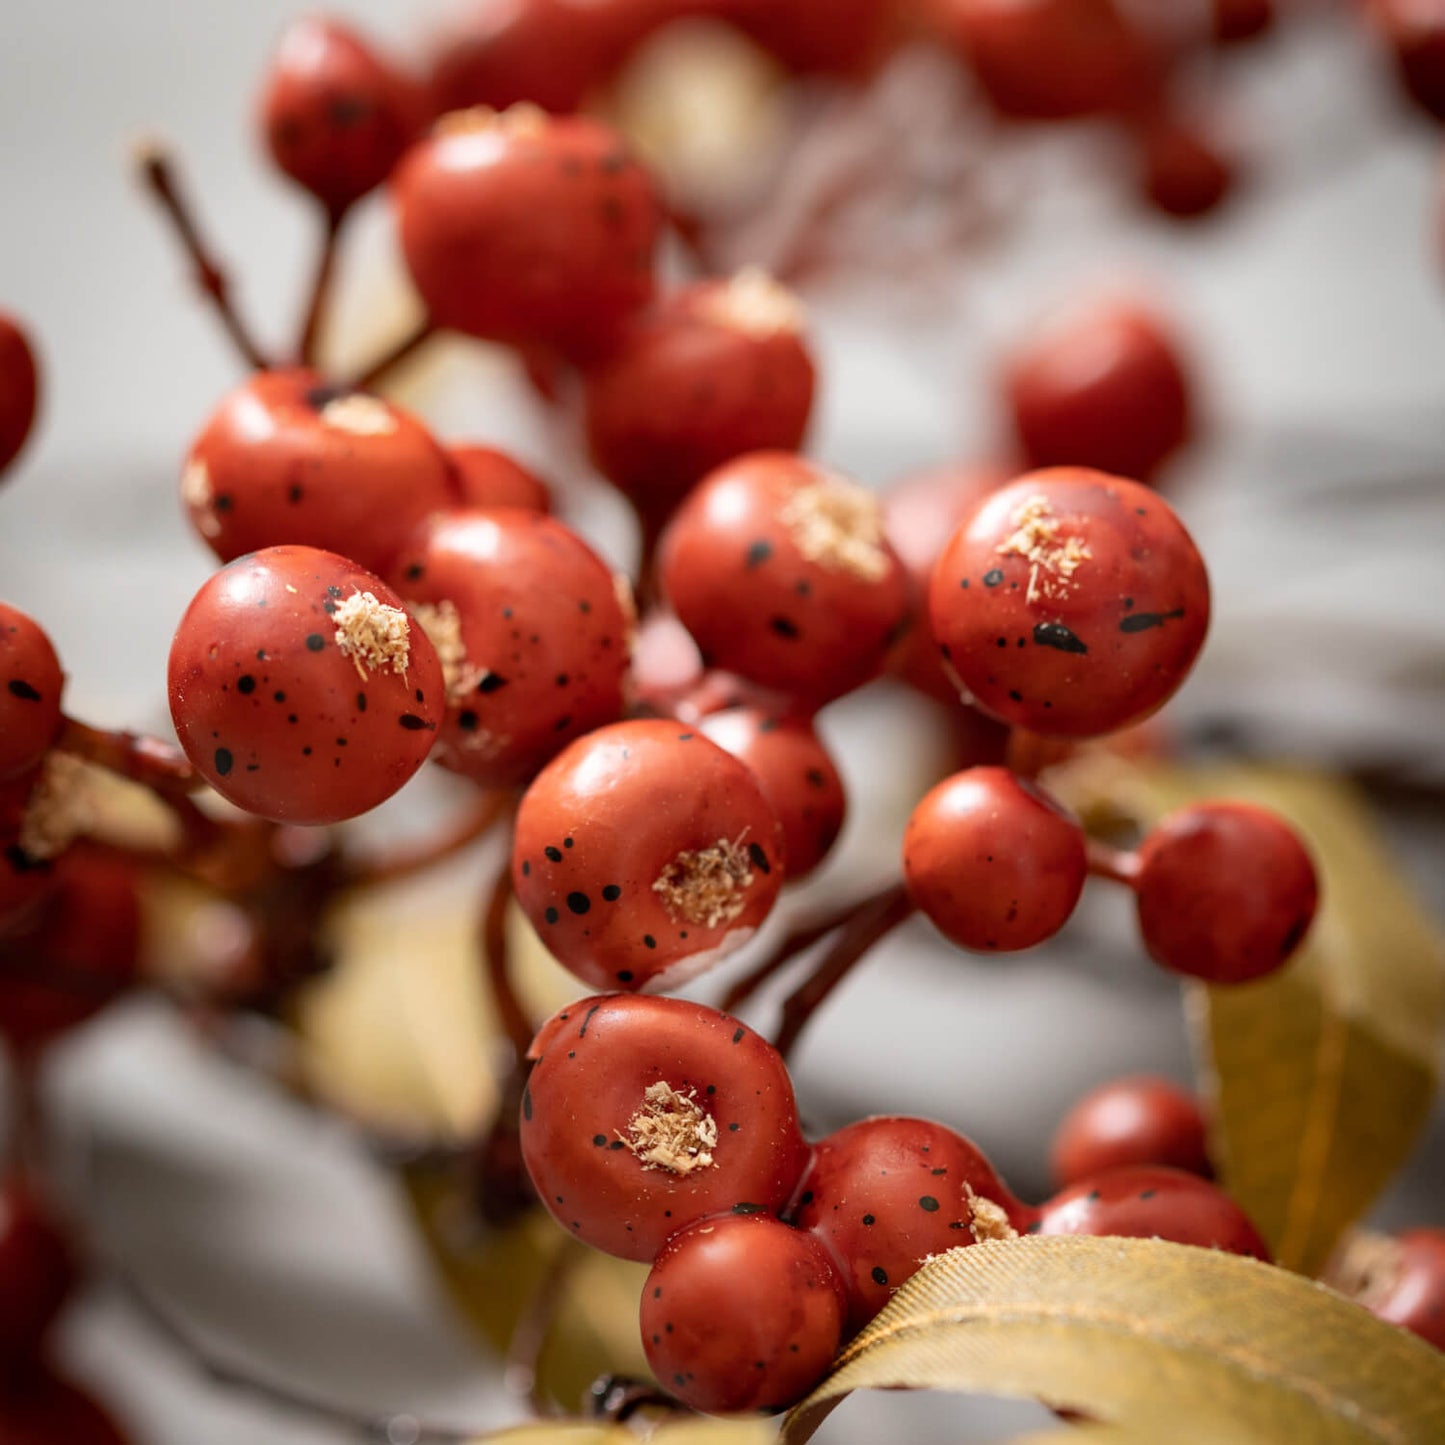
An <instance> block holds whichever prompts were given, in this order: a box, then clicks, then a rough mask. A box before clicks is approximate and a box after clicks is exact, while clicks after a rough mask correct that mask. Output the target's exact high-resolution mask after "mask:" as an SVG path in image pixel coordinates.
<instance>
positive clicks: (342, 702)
mask: <svg viewBox="0 0 1445 1445" xmlns="http://www.w3.org/2000/svg"><path fill="white" fill-rule="evenodd" d="M169 680H170V703H171V718H172V720H173V721H174V723H175V726H176V733H177V735H178V736H179V738H180V741H181V746H182V747H183V748H184V749H185V751H186V756H187V757H189V758H190V760H191V762H192V763H193V764H194V765H195V767H196V770H197V771H198V772H200V773H201V774H202V775H203V776H204V777H205V779H206V781H207V782H209V783H210V784H211V786H212V787H213V788H215V789H216V791H217V792H218V793H220V794H221V795H222V796H223V797H225V798H227V799H229V800H230V801H231V802H233V803H235V804H236V806H237V807H239V808H244V809H245V810H246V811H247V812H249V813H255V814H257V815H259V816H260V817H263V818H273V819H275V820H277V821H278V822H288V823H337V822H340V821H341V820H343V819H345V818H353V817H356V816H357V815H358V814H360V813H365V812H367V811H369V810H370V809H371V808H374V807H376V806H377V804H378V803H382V802H384V801H385V800H386V799H387V798H389V797H390V796H391V795H392V794H393V793H394V792H396V790H397V789H398V788H400V787H401V785H402V784H403V783H405V782H406V781H407V779H408V778H410V777H411V776H412V774H413V773H415V772H416V770H417V769H418V768H419V767H420V766H421V765H422V763H424V762H425V761H426V757H427V754H428V753H429V752H430V751H431V747H432V744H433V742H435V740H436V734H437V728H438V725H439V724H440V722H441V718H442V714H443V709H444V706H445V688H444V685H443V682H442V669H441V663H440V662H438V660H437V655H436V649H435V648H433V646H432V645H431V642H430V641H429V640H428V639H427V636H426V634H425V633H424V632H423V631H422V629H421V628H420V627H419V626H418V625H417V624H416V623H415V622H414V621H412V619H411V618H410V617H408V616H407V614H406V612H405V611H404V610H403V609H402V605H401V599H400V598H399V597H397V595H396V594H395V593H394V592H393V591H392V590H391V589H390V588H389V587H388V586H386V584H385V583H384V582H382V581H380V580H379V579H378V578H376V577H374V576H372V575H371V573H369V572H366V571H363V570H362V569H361V568H360V567H357V566H356V565H355V564H354V563H351V562H349V561H347V560H346V559H345V558H344V557H338V556H335V555H334V554H332V553H330V552H322V551H319V550H317V549H316V548H314V547H268V548H266V549H265V550H263V551H260V552H253V553H250V554H249V555H247V556H244V557H240V558H238V559H237V560H236V561H234V562H232V563H231V564H230V566H228V567H224V568H222V569H221V571H219V572H218V573H216V574H215V576H213V577H211V578H210V579H209V580H208V581H207V582H206V583H205V585H204V586H202V588H201V590H200V591H199V592H197V593H196V595H195V598H194V599H193V600H192V602H191V605H190V606H189V607H188V608H187V609H186V612H185V615H184V616H183V617H182V618H181V621H180V625H179V626H178V627H177V628H176V635H175V638H174V639H173V641H172V642H171V653H170V671H169Z"/></svg>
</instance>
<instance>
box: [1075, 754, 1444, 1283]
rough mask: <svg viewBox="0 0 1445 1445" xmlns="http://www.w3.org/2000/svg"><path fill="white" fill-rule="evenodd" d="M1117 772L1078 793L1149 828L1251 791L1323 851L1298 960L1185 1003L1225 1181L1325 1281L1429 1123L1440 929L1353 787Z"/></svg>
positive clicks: (1235, 775)
mask: <svg viewBox="0 0 1445 1445" xmlns="http://www.w3.org/2000/svg"><path fill="white" fill-rule="evenodd" d="M1105 766H1106V768H1107V771H1106V772H1105V773H1103V774H1100V773H1098V772H1095V773H1094V774H1093V775H1092V776H1091V777H1090V776H1087V775H1086V776H1085V778H1084V781H1085V784H1086V786H1085V787H1083V788H1082V789H1080V791H1081V792H1082V793H1083V794H1084V795H1085V796H1088V795H1090V794H1092V796H1093V797H1095V798H1099V797H1107V798H1108V799H1109V800H1110V801H1111V802H1112V804H1113V805H1114V806H1116V807H1118V808H1122V809H1123V810H1124V811H1126V812H1127V813H1130V814H1132V815H1133V816H1134V817H1136V818H1139V819H1141V820H1142V821H1144V822H1146V823H1147V822H1150V821H1153V820H1154V819H1156V818H1158V817H1159V816H1161V815H1162V814H1164V813H1166V812H1168V811H1171V810H1172V809H1174V808H1176V807H1178V806H1180V805H1181V804H1183V803H1186V802H1191V801H1195V800H1198V799H1203V798H1234V799H1241V800H1244V801H1248V802H1253V803H1259V804H1262V805H1263V806H1265V807H1268V808H1272V809H1274V810H1275V811H1276V812H1278V813H1280V814H1281V815H1282V816H1283V817H1285V818H1286V819H1288V820H1289V821H1290V822H1291V823H1292V824H1293V825H1294V826H1295V827H1296V828H1297V829H1298V830H1299V831H1300V833H1301V834H1302V835H1303V836H1304V837H1305V838H1306V839H1307V840H1308V842H1309V844H1310V847H1311V849H1312V851H1313V853H1314V856H1315V861H1316V863H1317V865H1318V867H1319V870H1320V875H1321V884H1322V891H1321V905H1320V911H1319V914H1318V916H1317V918H1316V919H1315V924H1314V927H1313V928H1312V929H1311V931H1310V935H1309V937H1308V939H1307V940H1306V943H1305V946H1304V947H1303V948H1302V949H1301V951H1300V952H1299V954H1298V955H1296V957H1295V958H1294V959H1293V960H1292V961H1291V962H1290V964H1289V965H1288V966H1287V967H1286V968H1285V969H1284V970H1282V971H1281V972H1280V973H1278V974H1276V975H1274V976H1273V977H1271V978H1266V979H1262V980H1260V981H1258V982H1256V983H1250V984H1244V985H1241V986H1238V987H1235V988H1207V987H1204V986H1202V985H1193V986H1190V987H1189V989H1188V991H1187V1007H1188V1011H1189V1016H1190V1021H1191V1024H1192V1026H1193V1029H1194V1034H1195V1038H1196V1041H1197V1045H1198V1053H1199V1056H1200V1062H1201V1066H1202V1072H1203V1074H1204V1083H1205V1093H1206V1094H1207V1095H1208V1096H1209V1098H1210V1100H1211V1102H1212V1104H1213V1111H1212V1112H1213V1127H1214V1135H1215V1137H1214V1140H1213V1143H1214V1146H1215V1149H1214V1152H1215V1153H1216V1156H1217V1157H1218V1158H1219V1160H1220V1162H1221V1164H1222V1167H1223V1176H1224V1182H1225V1184H1226V1185H1227V1187H1228V1188H1229V1190H1230V1192H1231V1193H1232V1194H1233V1195H1234V1196H1235V1197H1236V1198H1237V1199H1238V1200H1239V1202H1240V1204H1242V1205H1243V1206H1244V1208H1245V1210H1246V1211H1247V1212H1248V1213H1249V1214H1250V1216H1251V1218H1253V1219H1254V1221H1255V1223H1256V1224H1258V1225H1259V1227H1260V1229H1261V1230H1262V1231H1263V1232H1264V1235H1265V1237H1266V1238H1267V1239H1268V1240H1269V1241H1270V1243H1271V1245H1272V1246H1273V1247H1274V1250H1275V1252H1276V1255H1277V1257H1278V1259H1279V1261H1280V1263H1281V1264H1284V1265H1287V1266H1288V1267H1290V1268H1292V1269H1299V1270H1303V1271H1304V1272H1305V1273H1308V1274H1317V1273H1318V1272H1319V1271H1320V1270H1321V1269H1322V1268H1323V1267H1324V1264H1325V1262H1326V1260H1327V1259H1328V1258H1329V1256H1330V1253H1331V1251H1332V1250H1333V1249H1334V1248H1335V1246H1336V1244H1337V1243H1338V1241H1339V1239H1340V1237H1341V1235H1342V1233H1343V1232H1344V1230H1345V1229H1346V1228H1347V1227H1348V1226H1349V1225H1350V1224H1352V1223H1353V1222H1354V1221H1355V1220H1357V1219H1359V1218H1360V1217H1361V1215H1362V1214H1363V1213H1364V1212H1365V1211H1366V1210H1367V1209H1368V1208H1369V1206H1370V1204H1371V1203H1372V1202H1373V1200H1374V1199H1375V1198H1376V1196H1377V1195H1378V1194H1379V1193H1380V1191H1381V1189H1383V1188H1384V1186H1385V1185H1386V1184H1387V1183H1389V1181H1390V1179H1391V1178H1392V1177H1393V1175H1394V1174H1395V1172H1396V1170H1398V1169H1399V1167H1400V1165H1401V1164H1402V1163H1403V1162H1404V1160H1405V1158H1406V1157H1407V1156H1408V1154H1409V1152H1410V1150H1411V1148H1412V1146H1413V1145H1414V1143H1415V1140H1416V1138H1417V1137H1418V1135H1419V1133H1420V1130H1421V1128H1422V1127H1423V1126H1424V1123H1425V1121H1426V1119H1427V1118H1428V1116H1429V1112H1430V1104H1431V1100H1432V1098H1433V1096H1434V1092H1435V1088H1436V1083H1437V1069H1438V1060H1439V1053H1440V1043H1441V1031H1442V1024H1445V951H1442V946H1441V940H1440V937H1439V935H1438V933H1437V931H1436V928H1435V926H1434V924H1433V923H1432V921H1431V920H1430V918H1429V917H1428V915H1427V914H1426V913H1425V912H1424V910H1423V909H1422V908H1421V907H1420V905H1419V904H1418V903H1417V902H1416V900H1415V899H1414V897H1413V896H1412V894H1411V892H1410V889H1409V887H1408V886H1407V885H1406V883H1405V881H1404V879H1403V877H1402V874H1401V872H1400V868H1399V865H1398V864H1397V863H1396V862H1395V861H1394V860H1393V859H1392V858H1391V856H1390V853H1389V850H1388V849H1387V847H1386V846H1385V843H1384V841H1383V839H1382V838H1381V837H1380V834H1379V830H1378V828H1377V827H1376V825H1375V823H1374V822H1373V820H1372V818H1371V816H1370V812H1369V809H1368V808H1367V806H1366V805H1365V803H1364V802H1363V800H1362V799H1361V798H1360V796H1359V794H1358V793H1357V792H1356V791H1355V790H1354V789H1352V788H1350V787H1349V786H1347V785H1346V784H1344V783H1342V782H1341V781H1339V780H1338V779H1335V778H1331V777H1327V776H1323V775H1320V774H1312V773H1305V772H1297V771H1286V770H1282V769H1272V768H1260V767H1218V768H1201V769H1189V770H1181V769H1170V768H1148V769H1140V768H1132V767H1125V766H1121V765H1118V764H1117V763H1115V764H1112V765H1105ZM1079 783H1080V775H1079V774H1077V773H1076V774H1075V775H1074V778H1073V785H1074V786H1075V787H1077V786H1078V785H1079ZM1066 786H1067V784H1066ZM1145 966H1147V965H1145Z"/></svg>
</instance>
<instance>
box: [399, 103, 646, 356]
mask: <svg viewBox="0 0 1445 1445" xmlns="http://www.w3.org/2000/svg"><path fill="white" fill-rule="evenodd" d="M392 186H393V195H394V199H395V202H396V210H397V218H398V222H399V226H400V235H401V247H402V251H403V254H404V256H405V259H406V265H407V269H408V270H409V271H410V273H411V277H412V280H413V281H414V282H415V283H416V287H417V290H418V291H420V292H421V296H422V300H423V301H424V302H425V303H426V306H427V309H428V311H429V312H430V313H431V316H432V319H433V320H434V321H436V322H437V324H438V325H440V326H446V327H451V328H453V329H455V330H457V331H464V332H466V333H467V334H468V335H470V336H476V337H479V338H481V339H482V340H486V341H503V342H508V343H511V344H512V345H526V344H529V343H537V344H542V345H546V346H551V347H555V348H557V349H558V350H560V351H562V352H564V353H566V354H568V355H570V356H573V357H587V356H595V355H597V354H599V353H600V352H601V351H603V350H605V348H606V347H607V346H608V345H609V344H610V343H611V340H612V339H613V337H614V336H615V335H616V334H617V332H618V331H619V329H620V328H621V326H622V325H623V323H624V322H625V321H626V320H627V318H628V317H629V316H631V315H632V314H633V313H634V312H635V311H638V310H640V309H641V308H642V307H643V306H645V305H646V304H647V302H648V301H649V300H650V299H651V297H652V287H653V275H652V259H653V248H654V246H655V245H656V243H657V239H658V235H659V233H660V231H661V227H662V213H661V209H660V207H659V205H658V201H657V197H656V195H655V194H654V192H653V188H652V182H651V180H650V178H649V177H648V175H647V173H646V171H644V170H643V169H642V167H641V166H639V165H638V164H637V163H636V161H634V160H633V159H632V157H631V156H630V155H629V154H628V153H627V151H626V149H625V147H624V146H623V144H622V141H621V140H620V139H619V138H618V136H617V135H616V134H615V133H614V132H613V131H611V130H609V129H608V128H607V127H606V126H604V125H602V124H600V123H599V122H597V121H594V120H587V119H583V118H580V117H567V118H562V119H550V118H549V117H547V116H546V115H545V114H544V113H543V112H541V111H539V110H537V109H536V108H535V107H532V106H514V107H513V108H512V109H510V110H507V111H503V112H502V113H501V114H500V115H498V114H496V113H495V112H492V111H486V110H478V111H462V112H458V113H456V114H453V115H449V116H445V117H443V119H442V120H441V121H439V122H438V123H437V126H436V128H435V130H434V131H433V133H432V134H431V136H430V137H429V138H428V139H426V140H424V141H421V142H419V143H418V144H417V145H415V146H413V147H412V149H411V150H410V151H409V152H408V153H407V154H406V156H405V157H404V158H403V159H402V162H401V164H400V165H399V166H398V167H397V170H396V174H395V177H394V179H393V182H392Z"/></svg>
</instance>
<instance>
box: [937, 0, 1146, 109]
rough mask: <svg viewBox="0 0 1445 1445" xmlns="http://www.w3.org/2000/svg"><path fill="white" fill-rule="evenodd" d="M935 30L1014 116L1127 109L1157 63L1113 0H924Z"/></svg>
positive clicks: (1140, 97) (1142, 94)
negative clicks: (935, 27) (929, 4)
mask: <svg viewBox="0 0 1445 1445" xmlns="http://www.w3.org/2000/svg"><path fill="white" fill-rule="evenodd" d="M931 9H932V11H933V15H934V18H935V22H936V24H937V27H938V30H939V33H940V34H941V36H942V37H943V39H944V40H945V41H946V42H947V43H948V44H950V45H952V46H953V47H954V48H955V49H956V50H957V51H958V52H959V53H960V55H961V56H962V57H963V59H964V60H965V61H966V63H967V64H968V65H969V67H970V68H971V69H972V71H973V73H974V75H975V76H976V77H977V79H978V81H979V84H980V85H982V86H983V89H984V91H985V93H986V94H987V96H988V98H989V100H990V101H991V102H992V103H993V105H994V107H995V108H996V109H997V110H998V111H999V112H1000V113H1001V114H1003V115H1005V116H1009V117H1011V118H1013V119H1016V120H1073V119H1077V118H1079V117H1082V116H1090V115H1101V114H1106V113H1119V112H1126V111H1130V110H1134V109H1136V108H1138V107H1139V106H1141V105H1143V104H1144V103H1146V102H1147V100H1148V99H1149V97H1150V96H1151V95H1152V94H1153V93H1154V91H1155V89H1156V88H1157V85H1158V78H1159V77H1158V71H1159V64H1158V59H1157V57H1156V56H1155V55H1154V54H1153V53H1152V51H1151V49H1150V47H1149V45H1148V43H1147V42H1146V40H1145V38H1144V36H1143V34H1142V33H1141V32H1140V31H1139V29H1138V28H1137V27H1136V26H1135V25H1134V24H1133V23H1132V22H1131V20H1130V18H1129V16H1128V14H1127V12H1126V10H1125V8H1124V7H1123V6H1122V5H1120V4H1118V3H1117V0H931Z"/></svg>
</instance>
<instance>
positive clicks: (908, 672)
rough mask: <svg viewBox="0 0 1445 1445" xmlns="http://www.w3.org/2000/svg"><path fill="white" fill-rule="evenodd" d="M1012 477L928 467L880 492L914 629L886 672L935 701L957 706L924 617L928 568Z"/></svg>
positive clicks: (993, 469) (982, 469)
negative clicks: (905, 575) (906, 586)
mask: <svg viewBox="0 0 1445 1445" xmlns="http://www.w3.org/2000/svg"><path fill="white" fill-rule="evenodd" d="M1012 476H1013V473H1012V472H1009V471H1007V470H1006V469H1005V468H1003V467H998V466H992V465H989V464H987V463H985V464H982V465H963V464H958V465H953V466H941V467H931V468H929V469H928V470H927V471H923V472H917V473H915V474H913V475H912V476H908V477H905V478H904V479H903V480H902V481H901V482H897V483H895V484H894V485H893V486H891V487H889V488H888V490H887V491H886V492H884V493H883V497H882V501H883V527H884V530H885V532H886V533H887V536H888V541H889V544H890V545H891V546H892V548H893V550H894V551H895V552H896V553H897V554H898V559H899V561H901V562H902V563H903V566H904V568H905V569H906V570H907V572H908V584H909V591H910V596H911V598H912V610H913V613H914V620H913V626H912V627H910V628H909V629H908V631H907V632H906V633H905V634H904V636H903V639H902V641H900V642H899V644H898V646H897V647H896V648H894V650H893V654H892V656H891V657H890V659H889V663H888V670H889V671H890V672H891V673H894V674H896V675H897V676H899V677H901V678H902V679H903V680H904V681H905V682H906V683H907V684H908V685H909V686H910V687H914V688H917V689H918V691H919V692H922V693H925V694H926V695H927V696H929V697H934V698H937V699H938V700H939V701H940V702H949V703H956V701H957V698H958V690H957V688H955V687H954V686H953V684H952V683H951V682H950V681H949V680H948V676H947V674H946V673H945V672H944V670H943V666H942V663H941V662H940V660H939V655H938V641H937V639H936V638H935V637H934V635H933V625H932V623H931V621H930V619H929V616H928V586H929V583H930V581H931V580H932V578H933V566H934V563H936V562H937V561H938V554H939V553H940V552H941V551H942V550H943V545H944V543H945V542H947V541H948V539H949V538H950V537H951V536H952V535H953V534H954V532H955V531H957V530H958V525H959V523H960V522H962V521H963V519H964V518H965V517H966V516H967V515H968V514H969V513H970V512H971V511H972V510H973V509H974V507H976V506H977V505H978V504H979V502H981V501H982V500H983V499H984V498H985V497H986V496H988V494H989V493H990V492H996V491H997V490H998V489H999V488H1000V487H1001V486H1003V484H1004V483H1005V482H1007V481H1009V480H1010V479H1011V477H1012Z"/></svg>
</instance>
